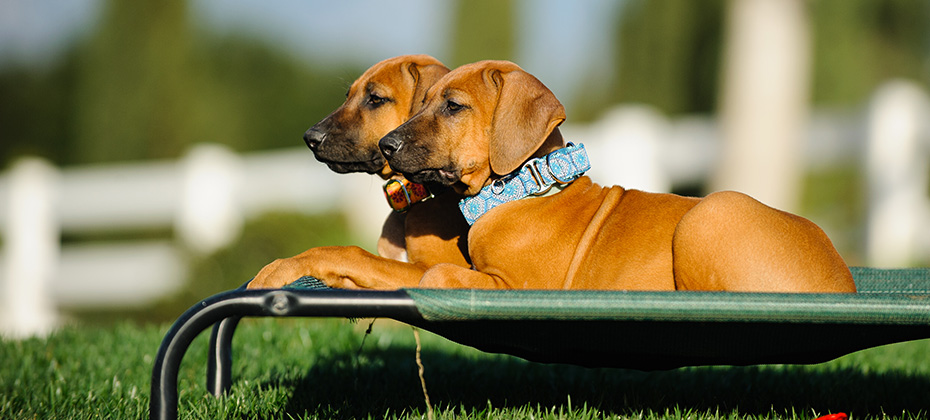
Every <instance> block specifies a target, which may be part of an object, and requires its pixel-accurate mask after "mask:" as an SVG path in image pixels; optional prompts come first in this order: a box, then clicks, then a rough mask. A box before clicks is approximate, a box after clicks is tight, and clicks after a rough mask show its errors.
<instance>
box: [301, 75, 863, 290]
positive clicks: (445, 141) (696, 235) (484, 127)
mask: <svg viewBox="0 0 930 420" xmlns="http://www.w3.org/2000/svg"><path fill="white" fill-rule="evenodd" d="M564 119H565V113H564V109H563V107H562V105H561V104H560V103H559V101H558V100H557V99H556V98H555V96H554V95H553V94H552V92H550V91H549V90H548V89H547V88H546V87H545V86H544V85H543V84H542V83H540V82H539V81H538V80H537V79H536V78H535V77H533V76H531V75H529V74H528V73H526V72H524V71H523V70H521V69H520V68H519V67H518V66H516V65H515V64H513V63H509V62H500V61H487V62H480V63H474V64H470V65H466V66H462V67H460V68H458V69H456V70H454V71H452V72H450V73H448V74H447V75H445V76H444V77H443V78H442V79H441V80H440V81H439V82H437V83H436V84H435V85H434V86H433V87H431V88H430V90H429V92H428V94H427V99H426V104H425V105H424V106H423V107H422V108H421V109H420V111H418V112H417V113H416V114H415V115H414V116H413V117H411V118H410V120H408V121H407V122H406V123H404V124H403V125H401V126H400V127H398V128H397V129H396V130H394V131H392V132H391V133H390V134H388V135H387V136H385V137H384V138H383V139H382V140H381V149H382V153H383V154H384V155H385V156H386V157H387V159H388V162H389V164H390V165H391V167H392V168H393V169H394V170H396V171H399V172H402V173H403V174H404V175H405V176H407V177H408V178H410V179H412V180H414V181H417V182H427V183H438V184H442V185H446V186H450V187H452V188H454V189H455V190H456V191H458V192H460V193H462V194H464V195H467V196H473V195H476V194H479V193H480V192H481V190H482V189H484V188H485V187H489V188H491V191H497V190H498V188H497V187H498V186H499V184H500V185H503V184H504V181H505V180H506V179H508V178H507V177H506V176H507V174H510V173H511V172H514V171H517V170H521V171H522V170H523V169H522V168H524V167H525V166H524V163H525V162H527V161H529V160H533V159H535V158H537V157H546V156H549V155H550V153H552V152H556V151H559V150H562V149H563V146H565V144H564V141H563V140H562V136H561V134H560V132H559V130H558V128H557V126H558V125H559V124H561V122H562V121H563V120H564ZM558 160H559V159H555V161H558ZM534 162H535V160H534ZM547 162H548V161H547ZM534 165H536V163H534ZM551 167H552V166H550V168H551ZM530 172H532V171H530ZM534 176H539V173H538V172H537V173H536V174H535V175H534ZM508 182H509V181H508ZM537 182H538V181H537ZM503 190H504V189H502V191H503ZM552 191H554V192H555V193H554V194H547V195H543V196H538V197H532V198H526V199H521V200H518V201H512V202H507V203H505V204H502V205H499V206H497V207H495V208H492V209H491V210H489V211H487V212H486V213H484V215H483V216H481V217H480V218H478V219H477V221H476V222H475V223H474V225H472V228H471V229H470V231H469V233H468V250H469V253H470V256H471V259H472V263H473V266H474V267H473V269H467V268H464V267H461V266H456V265H453V264H437V265H435V266H432V267H430V268H428V269H423V268H422V267H420V266H416V265H412V264H400V263H396V264H384V263H381V262H378V261H374V260H373V259H372V256H370V254H369V255H364V254H361V253H360V254H358V255H355V256H347V255H339V257H340V258H343V259H342V260H337V259H335V258H332V257H331V255H330V256H328V255H327V254H333V253H331V252H329V251H327V250H326V249H325V248H317V249H318V250H321V251H319V252H316V253H314V255H312V256H310V255H308V256H307V259H305V260H302V262H303V263H302V264H301V266H300V271H299V273H300V274H301V275H312V276H315V277H317V278H320V279H322V280H323V281H325V282H326V283H327V284H329V285H331V286H335V287H362V288H379V289H390V288H396V287H410V286H420V287H473V288H539V289H563V288H566V289H626V290H675V289H679V290H731V291H773V292H774V291H777V292H854V291H855V285H854V284H853V281H852V276H851V275H850V272H849V269H848V268H847V267H846V264H845V263H844V262H843V260H842V258H841V257H840V256H839V254H838V253H837V252H836V250H835V249H834V248H833V246H832V244H831V243H830V240H829V239H828V238H827V237H826V235H825V234H824V233H823V231H822V230H820V229H819V228H818V227H817V226H816V225H814V224H813V223H811V222H809V221H807V220H805V219H803V218H800V217H798V216H794V215H791V214H788V213H784V212H781V211H779V210H775V209H772V208H770V207H767V206H765V205H763V204H761V203H759V202H758V201H755V200H753V199H752V198H749V197H747V196H745V195H743V194H740V193H734V192H722V193H716V194H711V195H710V196H708V197H707V198H704V199H697V198H687V197H680V196H676V195H671V194H652V193H645V192H641V191H636V190H625V189H623V188H621V187H609V188H605V187H601V186H598V185H596V184H594V183H592V182H591V180H590V179H589V178H587V177H580V178H578V179H575V180H574V181H573V182H570V183H569V184H567V185H562V186H557V187H556V188H555V189H554V190H552ZM552 191H550V192H552ZM311 251H313V250H311ZM308 252H309V251H308ZM302 255H303V254H302ZM298 257H300V256H298ZM345 258H351V259H345ZM391 263H394V262H391ZM283 272H285V273H287V274H288V275H290V276H293V274H295V273H297V271H291V272H287V271H286V270H285V271H283ZM291 278H293V277H291Z"/></svg>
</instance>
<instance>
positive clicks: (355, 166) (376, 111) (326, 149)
mask: <svg viewBox="0 0 930 420" xmlns="http://www.w3.org/2000/svg"><path fill="white" fill-rule="evenodd" d="M448 72H449V69H448V68H446V66H444V65H443V64H442V63H440V62H439V60H436V59H435V58H433V57H430V56H428V55H404V56H400V57H394V58H390V59H387V60H384V61H382V62H380V63H378V64H375V65H374V66H372V67H371V68H369V69H368V70H367V71H365V73H363V74H362V75H361V76H360V77H359V78H358V80H356V81H355V82H354V83H352V86H351V87H350V88H349V92H348V93H346V101H345V103H343V104H342V106H340V107H339V108H337V109H336V110H335V111H333V113H331V114H329V116H327V117H326V118H324V119H323V120H322V121H320V122H318V123H317V124H316V125H314V126H313V127H310V129H309V130H307V132H306V133H305V134H304V142H306V143H307V146H308V147H310V150H312V151H313V154H314V156H316V159H317V160H319V161H320V162H323V163H325V164H326V165H327V166H329V168H330V169H331V170H333V171H335V172H339V173H347V172H367V173H377V174H379V175H381V176H383V177H387V176H390V174H391V170H390V168H389V167H388V165H387V163H386V162H385V160H384V158H383V157H382V156H381V151H380V150H378V140H380V139H381V137H383V136H384V135H385V134H387V133H388V132H389V131H391V130H393V129H395V128H397V126H399V125H401V124H402V123H403V122H404V121H406V120H407V118H409V117H410V116H411V115H413V113H414V112H416V111H417V110H418V109H419V107H420V106H421V105H422V104H423V98H424V96H425V95H426V90H427V89H428V88H429V87H430V86H431V85H432V84H433V83H435V82H436V81H437V80H439V78H440V77H442V75H444V74H446V73H448Z"/></svg>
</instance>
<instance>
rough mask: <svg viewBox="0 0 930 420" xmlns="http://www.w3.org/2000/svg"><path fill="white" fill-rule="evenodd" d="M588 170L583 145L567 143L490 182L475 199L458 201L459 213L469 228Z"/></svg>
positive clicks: (567, 181) (589, 165)
mask: <svg viewBox="0 0 930 420" xmlns="http://www.w3.org/2000/svg"><path fill="white" fill-rule="evenodd" d="M588 169H591V163H590V162H589V161H588V154H587V153H586V152H585V150H584V145H583V144H579V145H577V146H576V145H574V144H572V143H568V145H567V146H565V147H563V148H561V149H559V150H556V151H554V152H552V153H549V154H548V155H546V156H543V157H538V158H535V159H531V160H530V161H528V162H526V163H525V164H524V165H523V167H522V168H520V170H518V171H516V172H512V173H510V174H508V175H506V176H504V177H503V178H499V179H496V180H494V182H492V183H491V184H490V185H488V186H486V187H484V188H482V189H481V191H479V192H478V194H477V195H473V196H470V197H465V198H463V199H462V200H461V201H459V209H460V210H462V215H464V216H465V220H466V221H467V222H468V224H469V225H471V224H474V223H475V221H476V220H478V218H479V217H481V216H482V215H483V214H485V213H487V212H488V211H489V210H491V209H493V208H494V207H497V206H499V205H501V204H504V203H508V202H511V201H516V200H519V199H521V198H526V197H529V196H538V195H542V194H545V193H546V192H547V191H549V189H550V188H552V187H553V185H564V184H568V183H570V182H572V181H574V180H575V179H577V178H578V177H580V176H581V175H582V174H584V173H585V172H586V171H587V170H588Z"/></svg>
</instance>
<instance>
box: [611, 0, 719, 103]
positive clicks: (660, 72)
mask: <svg viewBox="0 0 930 420" xmlns="http://www.w3.org/2000/svg"><path fill="white" fill-rule="evenodd" d="M724 7H725V2H724V1H722V0H708V1H699V2H695V1H689V0H658V1H645V0H631V1H629V2H628V3H627V4H626V5H625V6H624V7H623V8H622V9H623V10H622V11H621V12H620V14H619V21H618V23H617V25H616V35H615V44H614V45H615V46H616V48H617V49H618V51H619V53H618V54H617V55H616V59H615V60H616V64H615V68H616V71H617V74H616V78H615V80H614V83H613V84H612V86H611V88H610V92H611V96H612V97H611V100H612V101H614V102H638V103H645V104H649V105H652V106H655V107H657V108H658V109H660V110H662V111H664V112H666V113H669V114H682V113H710V112H713V111H714V110H715V109H716V105H717V94H718V90H719V89H718V85H719V83H718V73H719V69H720V54H721V43H722V40H723V16H724V13H723V12H724Z"/></svg>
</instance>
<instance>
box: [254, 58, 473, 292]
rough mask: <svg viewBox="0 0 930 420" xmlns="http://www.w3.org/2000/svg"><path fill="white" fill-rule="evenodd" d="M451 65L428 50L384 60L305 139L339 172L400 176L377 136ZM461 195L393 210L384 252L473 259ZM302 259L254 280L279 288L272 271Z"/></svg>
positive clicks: (399, 256)
mask: <svg viewBox="0 0 930 420" xmlns="http://www.w3.org/2000/svg"><path fill="white" fill-rule="evenodd" d="M448 72H449V69H448V68H446V66H444V65H443V64H442V63H441V62H440V61H439V60H436V59H435V58H433V57H430V56H428V55H422V54H420V55H404V56H398V57H394V58H389V59H387V60H384V61H381V62H379V63H377V64H375V65H373V66H372V67H371V68H369V69H368V70H366V71H365V72H364V73H363V74H362V75H361V76H359V78H358V79H357V80H355V82H353V83H352V86H351V87H350V88H349V91H348V93H347V94H346V100H345V102H344V103H343V104H342V105H341V106H340V107H339V108H337V109H336V110H335V111H333V112H332V113H331V114H330V115H328V116H327V117H326V118H324V119H323V120H322V121H320V122H318V123H317V124H315V125H313V126H312V127H310V129H309V130H307V132H306V133H305V134H304V142H306V143H307V146H308V147H309V148H310V150H311V151H312V152H313V154H314V156H315V157H316V159H317V160H319V161H320V162H322V163H324V164H326V165H327V166H328V167H329V168H330V169H331V170H333V171H334V172H337V173H350V172H365V173H370V174H377V175H378V176H380V177H382V178H384V179H397V180H398V182H400V181H401V180H399V178H400V176H399V175H395V174H394V172H393V171H392V170H391V168H390V166H388V165H387V162H386V161H385V160H384V158H383V156H382V155H381V151H380V150H379V149H378V141H379V140H380V139H381V137H383V136H384V135H385V134H387V133H388V132H389V131H391V130H393V129H394V128H397V126H399V125H400V124H401V123H403V122H404V121H406V120H407V119H408V118H409V117H410V116H411V115H413V113H414V112H416V111H417V110H419V107H420V106H421V105H423V99H424V97H425V96H426V90H427V89H428V88H429V87H430V86H432V84H433V83H435V82H436V81H437V80H439V78H440V77H442V76H443V75H445V74H446V73H448ZM437 191H438V190H437ZM457 202H458V197H456V196H455V194H451V193H450V194H436V197H435V198H432V199H430V200H427V201H425V202H421V203H418V204H417V205H416V206H412V207H411V208H410V210H409V211H407V212H403V213H402V212H395V211H392V212H391V213H390V214H389V215H388V217H387V219H386V220H385V222H384V226H383V228H382V233H381V237H380V238H379V240H378V254H379V255H380V256H382V257H384V258H388V259H393V260H397V261H409V262H411V263H413V264H416V265H419V266H422V267H424V268H425V267H429V266H431V265H434V264H437V263H440V262H444V263H452V264H457V265H461V266H464V267H468V266H470V262H469V261H468V259H467V258H468V257H467V255H466V251H465V246H466V244H465V235H466V233H467V231H468V224H466V223H465V220H464V219H463V218H462V217H461V216H460V215H459V214H458V207H457ZM450 214H451V215H452V217H449V215H450ZM333 251H334V252H346V253H347V254H349V255H351V256H352V257H347V259H351V258H353V257H354V256H355V255H358V254H364V253H365V251H363V250H361V249H360V248H354V247H347V248H333ZM376 260H377V259H376ZM296 262H297V261H295V260H294V259H287V258H285V259H281V260H278V261H275V262H273V263H272V264H270V265H269V266H268V267H266V268H265V269H264V270H263V271H262V272H261V273H259V275H258V276H256V278H255V279H254V280H253V281H252V282H251V283H250V285H249V287H274V286H273V285H270V284H268V283H266V280H268V276H267V275H266V273H268V272H269V270H273V269H275V268H276V267H279V266H288V265H291V263H296ZM298 277H299V276H298ZM296 278H297V277H295V278H293V279H291V280H294V279H296ZM283 284H285V283H282V284H281V285H283ZM275 285H277V284H275Z"/></svg>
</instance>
